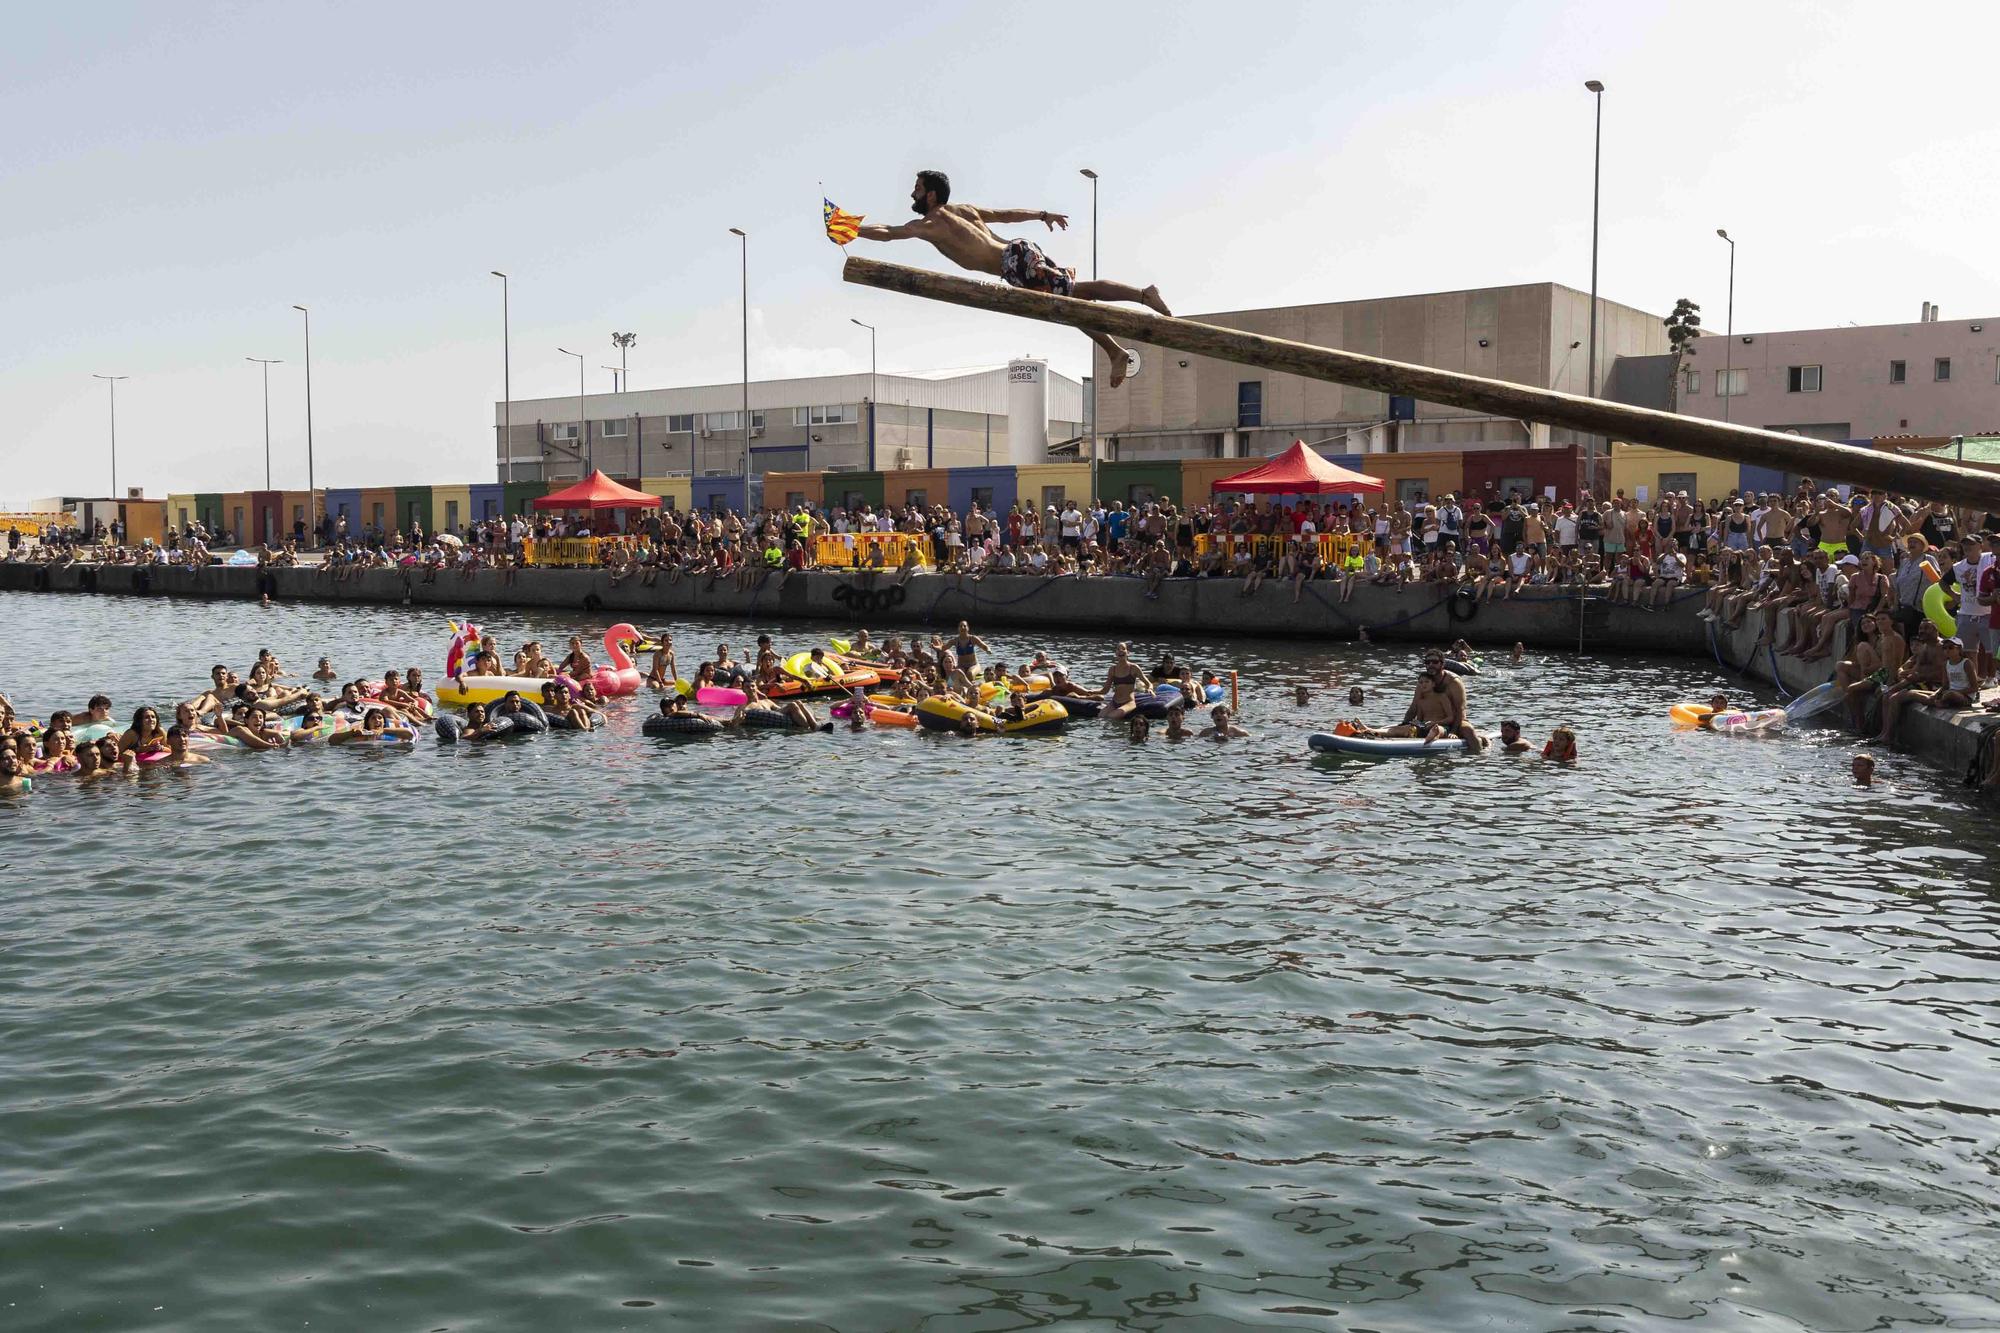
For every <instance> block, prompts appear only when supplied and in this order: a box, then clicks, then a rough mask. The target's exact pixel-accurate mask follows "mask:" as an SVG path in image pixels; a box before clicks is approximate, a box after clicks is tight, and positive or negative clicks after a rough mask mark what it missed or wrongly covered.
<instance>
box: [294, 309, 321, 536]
mask: <svg viewBox="0 0 2000 1333" xmlns="http://www.w3.org/2000/svg"><path fill="white" fill-rule="evenodd" d="M292 309H294V310H296V311H298V312H299V313H300V314H301V315H303V316H305V328H306V514H307V516H308V517H309V518H310V520H311V521H310V522H309V523H308V524H307V525H306V531H307V532H309V533H311V534H312V538H313V540H314V541H315V542H316V541H318V540H319V491H318V490H317V489H315V486H314V481H313V317H312V311H310V310H308V309H306V308H305V307H304V306H302V305H295V306H293V307H292Z"/></svg>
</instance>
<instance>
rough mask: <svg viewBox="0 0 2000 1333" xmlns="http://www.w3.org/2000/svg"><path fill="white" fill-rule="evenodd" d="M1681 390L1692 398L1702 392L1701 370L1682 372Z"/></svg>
mask: <svg viewBox="0 0 2000 1333" xmlns="http://www.w3.org/2000/svg"><path fill="white" fill-rule="evenodd" d="M1681 392H1682V393H1684V394H1686V395H1687V396H1688V397H1690V398H1692V397H1694V396H1695V395H1696V394H1698V393H1700V392H1701V372H1700V371H1699V370H1683V371H1682V372H1681Z"/></svg>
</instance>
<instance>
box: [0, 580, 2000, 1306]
mask: <svg viewBox="0 0 2000 1333" xmlns="http://www.w3.org/2000/svg"><path fill="white" fill-rule="evenodd" d="M0 623H4V624H5V625H6V626H7V629H8V632H7V633H6V635H5V636H4V643H5V647H4V648H0V690H4V691H5V692H7V693H8V694H9V695H10V697H11V698H12V699H13V701H14V703H15V705H16V707H17V709H18V710H19V712H20V713H21V714H22V715H24V716H46V715H47V714H48V712H49V711H50V710H52V709H54V708H61V707H67V708H80V707H81V705H82V703H83V701H84V699H85V698H86V697H88V696H89V695H90V694H91V693H93V692H96V691H99V690H101V691H103V692H105V693H107V694H109V695H110V696H111V697H112V699H113V700H114V701H115V710H116V712H117V714H118V715H119V716H121V717H129V715H130V712H131V710H132V709H133V708H134V707H136V706H138V705H139V704H142V703H154V704H159V705H168V704H171V703H172V702H174V701H176V700H178V699H183V698H187V697H189V696H191V695H193V694H194V693H196V692H197V690H198V688H199V687H200V686H201V685H202V684H203V683H204V682H205V680H206V678H207V672H208V668H209V666H210V665H211V664H212V663H214V662H225V663H228V664H230V665H231V666H232V667H234V668H236V669H237V670H239V671H241V670H243V669H244V668H245V667H246V666H247V665H248V663H249V662H250V661H251V660H252V659H253V658H254V656H255V655H256V652H257V650H258V649H259V648H264V647H269V648H271V649H272V650H273V651H274V652H276V653H277V654H278V656H279V657H280V658H281V659H282V660H283V662H284V663H285V665H286V666H287V667H288V668H289V669H290V670H291V671H292V672H293V673H294V674H295V675H301V676H303V675H305V674H306V673H308V672H310V671H311V669H312V666H313V663H314V661H315V659H317V658H318V657H320V656H322V655H325V656H328V657H330V658H331V659H332V660H333V662H334V663H335V665H336V666H337V667H338V668H339V669H340V670H341V672H342V673H343V675H344V676H347V677H352V676H355V675H361V674H364V673H365V674H370V675H376V676H379V674H380V673H381V671H382V670H383V669H384V668H387V667H396V668H402V667H407V666H410V665H417V666H421V667H423V668H424V669H425V671H426V673H427V674H428V675H430V676H431V677H432V678H433V681H435V679H436V678H437V677H438V675H439V674H440V668H441V666H442V661H443V654H444V648H445V643H446V638H447V630H446V628H445V625H444V624H443V622H442V621H441V620H439V619H438V617H437V616H436V615H435V614H434V613H431V612H420V611H414V610H408V609H400V608H385V607H376V606H367V607H345V606H338V605H329V606H282V607H277V608H271V609H260V608H259V607H257V606H255V605H254V604H247V603H235V602H175V601H165V600H150V601H137V600H134V599H127V598H96V597H84V596H68V597H54V596H36V595H33V594H25V593H20V594H4V595H0ZM482 623H484V624H485V625H486V626H487V627H488V628H489V629H490V630H491V631H492V632H493V633H494V634H496V635H497V636H498V637H499V639H500V640H501V641H502V643H503V644H504V645H505V646H506V647H507V648H508V649H509V650H511V648H512V647H513V646H514V645H516V644H517V643H518V642H519V641H520V640H521V639H522V637H524V636H529V637H538V638H540V639H542V640H543V642H544V643H545V644H546V645H547V646H548V647H549V649H550V651H551V653H552V654H557V653H560V651H561V648H562V645H563V642H564V640H565V638H566V637H567V635H568V634H570V633H572V632H581V633H583V634H584V635H585V640H586V643H587V644H588V645H589V646H590V648H591V651H592V652H593V655H596V656H599V658H600V660H601V655H602V650H601V648H599V647H598V644H597V640H598V637H599V636H600V635H601V634H602V632H603V630H604V628H605V627H606V626H607V625H608V624H609V623H610V622H609V621H608V620H598V621H594V622H586V621H581V620H575V619H567V618H563V617H560V616H556V615H551V614H546V613H534V614H490V615H488V616H486V617H485V618H484V619H483V621H482ZM646 628H648V629H663V630H669V631H671V632H672V633H673V635H674V637H675V640H676V645H677V647H678V648H679V650H680V654H681V662H682V665H683V668H684V670H685V669H686V668H690V667H692V665H693V664H694V663H695V662H696V661H698V660H699V659H700V658H701V657H702V656H705V655H708V654H711V653H712V652H713V650H714V647H715V645H716V643H718V642H722V641H726V642H729V643H730V644H732V645H734V646H735V647H736V648H738V649H739V650H741V649H743V648H744V647H746V646H747V645H748V644H749V643H750V641H751V640H752V638H753V637H754V636H755V635H756V634H757V633H759V632H769V633H771V634H773V635H774V636H776V637H777V638H778V640H779V642H780V644H781V645H787V646H790V647H794V648H802V647H807V646H810V645H811V644H812V643H815V642H820V641H823V640H822V638H821V636H822V635H823V634H824V632H825V628H824V626H819V627H815V626H791V627H787V626H783V625H779V624H775V623H765V624H751V623H726V622H699V623H695V622H689V623H675V624H668V625H659V626H654V625H648V626H647V627H646ZM977 628H978V626H975V629H977ZM988 637H989V638H990V639H991V640H992V642H993V645H994V647H995V649H996V650H998V652H999V655H1000V656H1002V657H1004V658H1005V659H1006V660H1008V661H1010V662H1018V661H1020V660H1022V659H1023V658H1025V657H1026V656H1027V655H1028V654H1029V653H1031V652H1032V651H1033V650H1035V649H1037V648H1047V649H1048V650H1050V651H1051V652H1052V654H1053V655H1055V656H1056V657H1057V658H1058V659H1059V660H1063V661H1065V662H1067V663H1068V664H1069V665H1070V666H1071V667H1072V668H1073V669H1074V670H1075V671H1076V672H1077V673H1078V674H1079V676H1080V677H1083V678H1086V679H1088V678H1093V677H1096V676H1099V675H1101V673H1102V670H1103V667H1104V665H1105V664H1106V663H1107V662H1108V661H1109V658H1110V648H1111V643H1110V642H1109V641H1108V640H1105V639H1102V638H1094V637H1091V636H1087V635H1079V634H1075V633H1069V632H1063V633H1052V634H1048V635H1045V636H1035V635H1029V634H1025V633H1022V632H1008V633H1004V634H992V635H988ZM1163 649H1172V650H1173V651H1175V652H1176V653H1177V654H1179V655H1180V656H1181V657H1182V658H1183V659H1184V660H1188V661H1190V662H1191V663H1192V664H1194V665H1195V666H1196V667H1197V668H1201V667H1213V668H1218V669H1222V670H1235V671H1237V672H1239V673H1240V678H1241V681H1242V689H1243V719H1242V720H1243V724H1244V725H1245V726H1246V727H1247V728H1248V729H1249V730H1250V731H1251V733H1252V735H1251V738H1250V739H1248V740H1246V741H1239V742H1233V743H1230V744H1227V745H1220V746H1218V745H1215V744H1212V743H1206V742H1200V741H1192V740H1191V741H1185V742H1179V743H1173V742H1168V741H1165V740H1163V739H1162V738H1161V736H1160V733H1159V730H1158V729H1157V728H1156V729H1155V731H1154V734H1153V739H1152V740H1151V741H1150V742H1149V743H1147V744H1145V745H1143V746H1141V745H1134V744H1132V743H1130V742H1128V740H1127V739H1126V737H1125V732H1124V730H1123V729H1121V728H1114V727H1110V726H1106V725H1103V724H1098V723H1078V724H1076V725H1075V726H1074V727H1073V728H1072V729H1071V730H1070V731H1069V732H1068V733H1067V734H1066V735H1063V736H1060V737H1052V738H1035V739H1007V738H981V739H961V738H958V737H953V736H939V735H933V734H929V733H914V732H905V731H893V730H870V731H865V732H861V733H853V734H850V733H848V732H845V731H841V732H836V733H835V734H833V735H818V734H815V735H812V736H791V735H782V734H779V735H770V734H754V735H746V736H727V737H724V738H721V739H718V740H716V741H712V742H706V743H679V744H676V743H672V742H665V741H654V740H648V739H645V738H643V737H641V736H640V735H639V728H638V723H639V719H640V717H641V716H642V715H643V713H644V711H646V710H649V709H650V708H651V707H652V706H653V703H652V700H653V696H650V695H643V696H641V697H640V698H639V699H636V700H633V701H630V702H625V703H614V705H613V708H612V712H613V718H612V721H611V725H610V726H609V727H608V728H607V729H605V730H604V731H601V732H598V733H594V734H590V735H583V736H542V737H537V738H534V739H531V740H527V741H524V742H520V743H510V744H506V745H499V746H485V747H480V746H461V747H458V748H457V749H444V748H440V747H437V746H435V745H434V744H433V743H432V742H431V740H430V739H429V738H428V737H426V738H425V739H424V740H423V741H421V742H420V743H419V744H418V745H417V747H416V748H415V749H414V751H410V752H394V751H383V750H368V751H360V750H346V749H327V748H324V747H320V748H316V749H311V750H302V751H299V752H295V753H290V754H272V755H261V756H257V755H244V754H235V753H228V754H223V755H222V756H220V757H219V758H218V760H217V762H215V763H214V764H212V765H210V766H208V767H206V768H203V769H198V770H193V771H189V772H185V773H169V772H147V773H144V774H142V775H141V776H140V777H138V778H136V779H132V780H126V779H116V780H107V781H99V782H94V783H92V784H90V785H88V786H83V787H79V786H77V785H76V784H75V783H74V782H66V781H64V780H61V779H55V780H48V781H45V782H41V783H38V788H37V790H36V791H35V792H34V793H33V794H32V795H30V796H28V797H25V798H20V799H16V800H11V801H0V869H4V872H5V882H6V885H7V891H6V894H5V897H4V900H0V1328H4V1329H7V1330H64V1331H65V1333H69V1331H75V1330H112V1329H117V1330H175V1331H177V1333H178V1331H185V1333H195V1331H196V1330H199V1331H200V1333H217V1331H218V1330H238V1329H242V1330H251V1329H256V1330H265V1329H307V1328H310V1329H368V1330H391V1329H393V1330H426V1329H451V1330H500V1329H623V1328H630V1329H647V1328H665V1327H681V1328H705V1329H736V1328H757V1329H763V1328H824V1329H852V1330H875V1329H919V1328H921V1329H925V1330H934V1331H945V1330H949V1331H953V1333H956V1331H959V1330H964V1331H966V1333H971V1331H973V1330H981V1331H984V1330H999V1329H1014V1328H1029V1327H1040V1326H1042V1325H1045V1324H1052V1323H1059V1322H1065V1321H1075V1322H1078V1323H1081V1324H1084V1325H1086V1326H1089V1327H1096V1328H1120V1329H1155V1328H1161V1329H1165V1328H1185V1329H1201V1330H1212V1329H1233V1328H1252V1327H1256V1328H1274V1327H1275V1328H1300V1329H1329V1330H1331V1329H1355V1330H1361V1329H1408V1328H1466V1329H1469V1328H1482V1329H1547V1328H1565V1329H1607V1330H1608V1329H1668V1328H1672V1329H1688V1328H1717V1329H1735V1328H1744V1327H1759V1328H1771V1329H1779V1328H1803V1329H1815V1330H1862V1329H1885V1328H1902V1327H1919V1326H1941V1327H1959V1328H1977V1327H1994V1326H1996V1325H2000V1276H1996V1274H2000V1241H1996V1237H2000V1225H1996V1224H2000V1129H1996V1126H2000V1079H1996V1077H1995V1058H1994V1052H1995V1050H1996V1049H1997V1048H2000V1011H1997V1010H1996V1008H1995V1005H1994V997H1995V994H1996V992H1995V982H1996V980H2000V898H1996V895H1995V884H1996V873H1995V871H1996V852H1995V850H1994V849H1995V848H1996V847H2000V819H1996V818H1995V815H1994V813H1993V812H1992V811H1991V810H1990V809H1989V808H1988V807H1986V806H1984V805H1981V804H1979V803H1977V802H1975V801H1972V800H1970V799H1967V798H1965V797H1963V796H1962V795H1961V794H1960V793H1959V792H1958V790H1957V789H1956V788H1955V787H1953V786H1950V785H1948V784H1947V782H1945V781H1944V780H1942V779H1941V778H1940V776H1939V775H1938V774H1936V773H1935V772H1933V771H1930V770H1927V769H1925V768H1923V767H1922V766H1921V765H1918V764H1916V763H1915V762H1914V761H1906V760H1903V759H1900V758H1897V757H1894V756H1888V755H1885V756H1883V769H1882V778H1881V783H1880V785H1879V786H1878V787H1877V788H1876V789H1874V790H1865V791H1864V790H1857V789H1855V788H1853V787H1852V786H1851V785H1850V784H1849V781H1848V779H1847V776H1846V770H1847V762H1846V761H1847V755H1848V753H1849V751H1850V749H1851V748H1852V742H1851V740H1849V739H1846V738H1844V737H1842V736H1841V735H1840V734H1839V733H1836V732H1833V731H1812V730H1809V731H1805V732H1801V733H1798V734H1793V735H1786V736H1782V737H1779V738H1775V739H1769V740H1751V739H1739V738H1726V737H1719V736H1714V735H1709V734H1701V733H1683V732H1675V731H1674V730H1672V729H1671V728H1670V727H1669V725H1668V722H1667V717H1666V710H1667V708H1668V706H1669V705H1670V704H1672V703H1674V702H1676V701H1679V700H1683V699H1691V698H1702V697H1705V696H1706V695H1707V694H1708V693H1709V692H1710V691H1711V690H1713V689H1714V688H1716V687H1718V686H1720V687H1722V688H1725V689H1727V690H1729V691H1730V692H1731V693H1732V695H1733V696H1736V697H1741V698H1744V699H1746V700H1747V699H1749V698H1751V697H1753V696H1752V695H1751V693H1750V692H1749V690H1748V688H1747V687H1746V686H1745V685H1744V684H1743V682H1741V681H1739V680H1736V679H1734V678H1731V677H1728V676H1727V675H1725V674H1723V673H1722V672H1721V671H1720V670H1719V668H1717V667H1716V666H1715V664H1713V663H1704V662H1699V661H1680V660H1673V661H1659V660H1644V659H1638V658H1628V657H1605V656H1583V657H1576V656H1563V655H1551V654H1545V653H1540V652H1537V653H1535V654H1532V655H1531V656H1530V658H1529V660H1528V661H1526V662H1525V663H1523V664H1521V665H1519V666H1508V665H1505V664H1504V662H1502V661H1495V660H1493V659H1492V658H1490V657H1489V658H1487V659H1486V660H1485V661H1484V662H1483V665H1482V674H1481V675H1480V676H1479V677H1477V678H1476V679H1475V680H1473V681H1472V682H1471V684H1472V690H1471V696H1472V703H1473V713H1474V718H1475V721H1477V722H1478V723H1479V724H1480V725H1481V726H1482V727H1490V726H1492V725H1493V724H1495V723H1497V721H1498V720H1499V719H1500V718H1501V717H1503V716H1511V717H1516V718H1519V719H1520V720H1521V721H1522V723H1523V725H1524V728H1525V730H1526V733H1527V735H1528V737H1529V738H1530V739H1532V740H1533V741H1534V742H1535V743H1536V744H1537V745H1538V746H1539V743H1540V742H1541V740H1542V739H1544V738H1545V737H1546V735H1547V733H1548V730H1549V728H1550V727H1552V726H1554V725H1557V724H1569V725H1572V726H1574V727H1575V728H1576V730H1577V733H1578V736H1579V740H1580V744H1581V751H1582V761H1581V762H1580V763H1579V764H1578V765H1577V766H1575V767H1574V768H1563V767H1558V766H1554V765H1549V764H1544V763H1542V762H1541V761H1539V760H1538V759H1535V758H1532V757H1520V758H1508V757H1502V756H1499V755H1493V754H1488V755H1483V756H1478V757H1466V758H1451V757H1441V758H1433V759H1424V760H1419V761H1400V760H1399V761H1373V762H1371V761H1365V760H1349V759H1340V758H1330V757H1320V756H1314V755H1311V754H1309V753H1308V751H1307V749H1306V747H1305V737H1306V736H1307V734H1309V733H1310V732H1313V731H1317V730H1326V729H1329V728H1330V726H1331V724H1332V723H1333V721H1334V720H1335V719H1336V718H1339V717H1342V716H1349V715H1352V714H1355V713H1360V714H1361V715H1363V716H1365V717H1368V718H1370V719H1371V720H1377V721H1381V720H1393V717H1394V716H1395V715H1398V714H1400V713H1401V711H1402V708H1403V706H1404V704H1405V702H1406V701H1407V698H1408V694H1409V691H1410V688H1411V683H1412V679H1413V675H1414V673H1415V670H1416V667H1417V654H1416V652H1415V651H1414V650H1413V649H1411V648H1410V647H1408V646H1400V647H1393V648H1369V647H1355V646H1353V645H1339V646H1334V645H1318V644H1313V643H1309V642H1298V641H1290V642H1280V641H1254V640H1215V641H1209V642H1171V643H1168V642H1148V641H1144V640H1139V641H1135V643H1134V652H1133V656H1134V658H1135V660H1138V661H1140V662H1141V664H1142V665H1148V664H1150V663H1151V661H1152V660H1153V659H1154V658H1155V657H1156V656H1157V655H1158V654H1159V652H1160V651H1162V650H1163ZM1300 684H1304V685H1307V686H1309V687H1310V689H1311V691H1312V699H1311V701H1310V702H1309V703H1308V704H1306V705H1304V706H1301V705H1299V704H1298V703H1296V702H1295V701H1294V699H1293V689H1294V687H1295V686H1297V685H1300ZM1354 685H1361V686H1363V687H1365V688H1367V689H1368V690H1370V691H1371V692H1373V697H1371V698H1370V699H1369V701H1368V702H1367V703H1366V704H1365V705H1364V706H1362V707H1361V708H1359V709H1354V708H1350V707H1349V706H1348V705H1347V703H1346V701H1345V695H1346V692H1347V690H1348V689H1349V688H1350V687H1351V686H1354Z"/></svg>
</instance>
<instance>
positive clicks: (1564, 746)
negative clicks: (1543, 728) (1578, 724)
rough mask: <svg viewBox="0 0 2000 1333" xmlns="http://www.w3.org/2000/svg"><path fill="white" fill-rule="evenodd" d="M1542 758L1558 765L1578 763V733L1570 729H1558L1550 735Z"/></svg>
mask: <svg viewBox="0 0 2000 1333" xmlns="http://www.w3.org/2000/svg"><path fill="white" fill-rule="evenodd" d="M1542 758H1544V759H1547V760H1550V761H1552V762H1554V763H1558V764H1573V763H1575V762H1576V733H1575V732H1573V731H1571V730H1570V729H1569V728H1568V727H1557V728H1556V729H1555V730H1554V731H1552V732H1550V733H1549V743H1548V744H1547V745H1544V746H1543V747H1542Z"/></svg>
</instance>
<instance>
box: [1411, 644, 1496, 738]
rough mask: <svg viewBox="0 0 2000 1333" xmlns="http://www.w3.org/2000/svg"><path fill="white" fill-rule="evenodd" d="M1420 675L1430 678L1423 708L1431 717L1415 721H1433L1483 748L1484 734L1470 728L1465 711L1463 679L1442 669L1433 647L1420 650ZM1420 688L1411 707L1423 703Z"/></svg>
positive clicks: (1440, 657) (1439, 654) (1441, 654)
mask: <svg viewBox="0 0 2000 1333" xmlns="http://www.w3.org/2000/svg"><path fill="white" fill-rule="evenodd" d="M1424 676H1425V677H1426V678H1427V679H1428V680H1429V681H1430V684H1431V689H1430V691H1429V696H1430V697H1429V700H1428V702H1427V704H1426V707H1425V711H1429V712H1431V713H1432V714H1433V716H1431V717H1426V718H1419V719H1418V720H1419V721H1425V722H1435V723H1436V724H1437V725H1438V726H1440V727H1442V728H1444V730H1445V731H1446V732H1447V733H1449V734H1450V735H1453V736H1456V737H1458V738H1459V739H1460V740H1462V741H1464V742H1465V743H1466V745H1467V746H1469V747H1470V748H1472V749H1474V750H1479V749H1484V748H1485V745H1486V741H1485V738H1484V737H1482V736H1481V735H1480V734H1479V733H1478V732H1477V731H1474V730H1473V729H1472V723H1471V722H1470V721H1468V720H1467V718H1466V715H1465V682H1463V681H1461V680H1460V679H1459V678H1458V676H1457V675H1456V674H1455V673H1453V672H1449V671H1446V670H1445V669H1444V654H1443V653H1441V652H1439V651H1438V650H1437V649H1435V648H1433V649H1431V650H1430V651H1428V652H1426V653H1425V654H1424ZM1424 702H1425V701H1424V691H1421V690H1419V691H1418V693H1417V699H1416V700H1415V701H1413V702H1412V705H1411V706H1412V708H1413V709H1414V708H1416V707H1418V705H1419V704H1420V703H1424Z"/></svg>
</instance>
